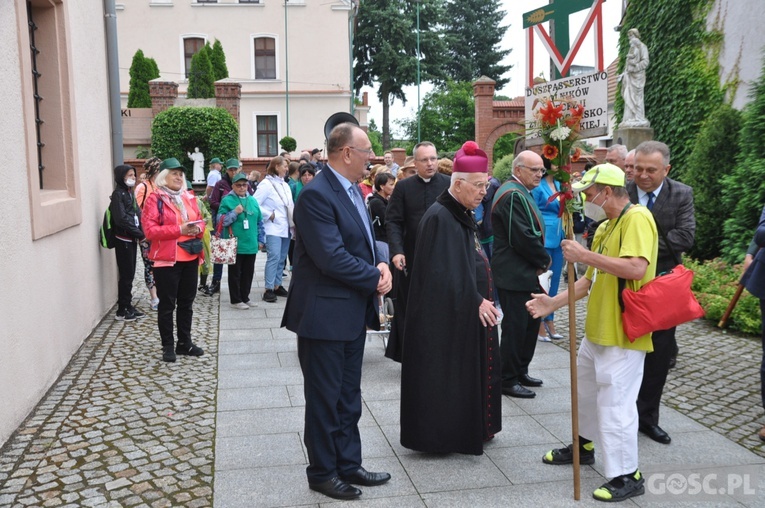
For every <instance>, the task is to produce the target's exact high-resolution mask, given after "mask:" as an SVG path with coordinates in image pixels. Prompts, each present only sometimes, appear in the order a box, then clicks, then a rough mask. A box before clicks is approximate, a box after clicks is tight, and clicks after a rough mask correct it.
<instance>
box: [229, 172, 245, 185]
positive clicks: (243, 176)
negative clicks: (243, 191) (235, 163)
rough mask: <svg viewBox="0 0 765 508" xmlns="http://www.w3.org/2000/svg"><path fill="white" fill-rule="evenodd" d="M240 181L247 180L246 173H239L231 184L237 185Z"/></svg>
mask: <svg viewBox="0 0 765 508" xmlns="http://www.w3.org/2000/svg"><path fill="white" fill-rule="evenodd" d="M240 180H247V175H245V174H244V173H237V174H235V175H234V178H232V179H231V183H236V182H238V181H240Z"/></svg>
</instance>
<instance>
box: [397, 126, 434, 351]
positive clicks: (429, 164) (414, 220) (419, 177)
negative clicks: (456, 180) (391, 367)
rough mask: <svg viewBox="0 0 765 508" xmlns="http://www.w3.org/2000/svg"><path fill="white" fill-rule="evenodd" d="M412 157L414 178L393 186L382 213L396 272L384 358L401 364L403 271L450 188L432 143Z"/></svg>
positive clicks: (423, 144) (406, 276) (406, 280)
mask: <svg viewBox="0 0 765 508" xmlns="http://www.w3.org/2000/svg"><path fill="white" fill-rule="evenodd" d="M412 154H413V155H414V165H415V167H416V168H417V174H416V175H415V176H412V177H410V178H406V179H404V180H402V181H400V182H398V183H397V184H396V187H395V188H394V189H393V194H391V196H390V201H389V202H388V208H387V210H386V211H385V228H386V230H387V232H388V247H389V248H390V258H391V263H392V264H393V267H394V268H395V269H396V271H397V272H396V273H397V276H396V300H395V302H394V311H393V322H392V324H391V332H390V337H388V346H387V347H386V349H385V356H387V357H388V358H390V359H392V360H395V361H397V362H400V361H401V355H402V351H403V347H404V340H405V337H404V321H405V318H406V301H407V295H408V294H409V272H408V271H407V270H406V267H407V266H408V265H407V263H408V262H411V261H412V260H413V259H414V246H415V244H416V243H417V227H418V226H419V225H420V219H422V216H423V215H425V212H426V211H427V210H428V208H430V207H431V205H432V204H433V203H435V202H436V198H438V196H440V195H441V193H442V192H443V191H445V190H446V189H448V188H449V177H448V176H446V175H444V174H441V173H439V172H438V153H437V152H436V147H435V146H434V145H433V143H431V142H430V141H423V142H421V143H418V144H416V145H415V146H414V151H413V152H412ZM404 167H406V165H404ZM402 170H403V169H402Z"/></svg>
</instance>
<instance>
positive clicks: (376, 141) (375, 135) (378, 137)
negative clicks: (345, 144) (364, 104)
mask: <svg viewBox="0 0 765 508" xmlns="http://www.w3.org/2000/svg"><path fill="white" fill-rule="evenodd" d="M367 136H368V137H369V141H370V142H371V143H372V150H374V151H375V154H376V155H382V154H384V153H385V150H384V149H383V145H382V133H381V132H380V130H379V129H378V128H377V124H376V123H375V121H374V120H373V119H370V120H369V127H368V128H367Z"/></svg>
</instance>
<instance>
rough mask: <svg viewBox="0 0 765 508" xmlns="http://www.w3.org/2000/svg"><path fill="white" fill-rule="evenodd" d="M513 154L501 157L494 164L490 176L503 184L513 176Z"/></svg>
mask: <svg viewBox="0 0 765 508" xmlns="http://www.w3.org/2000/svg"><path fill="white" fill-rule="evenodd" d="M513 159H514V157H513V154H512V153H511V154H508V155H505V156H504V157H502V158H501V159H500V160H499V161H497V163H496V164H494V168H493V171H492V175H493V176H494V177H495V178H496V179H497V180H499V181H500V182H503V183H504V182H505V181H506V180H508V179H509V178H510V175H512V174H513Z"/></svg>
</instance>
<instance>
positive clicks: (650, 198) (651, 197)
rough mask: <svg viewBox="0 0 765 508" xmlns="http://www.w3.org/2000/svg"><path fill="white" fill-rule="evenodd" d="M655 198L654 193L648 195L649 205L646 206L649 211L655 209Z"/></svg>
mask: <svg viewBox="0 0 765 508" xmlns="http://www.w3.org/2000/svg"><path fill="white" fill-rule="evenodd" d="M654 197H655V196H654V195H653V192H649V193H648V203H646V205H645V206H646V208H648V209H649V210H651V209H652V208H653V198H654Z"/></svg>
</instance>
